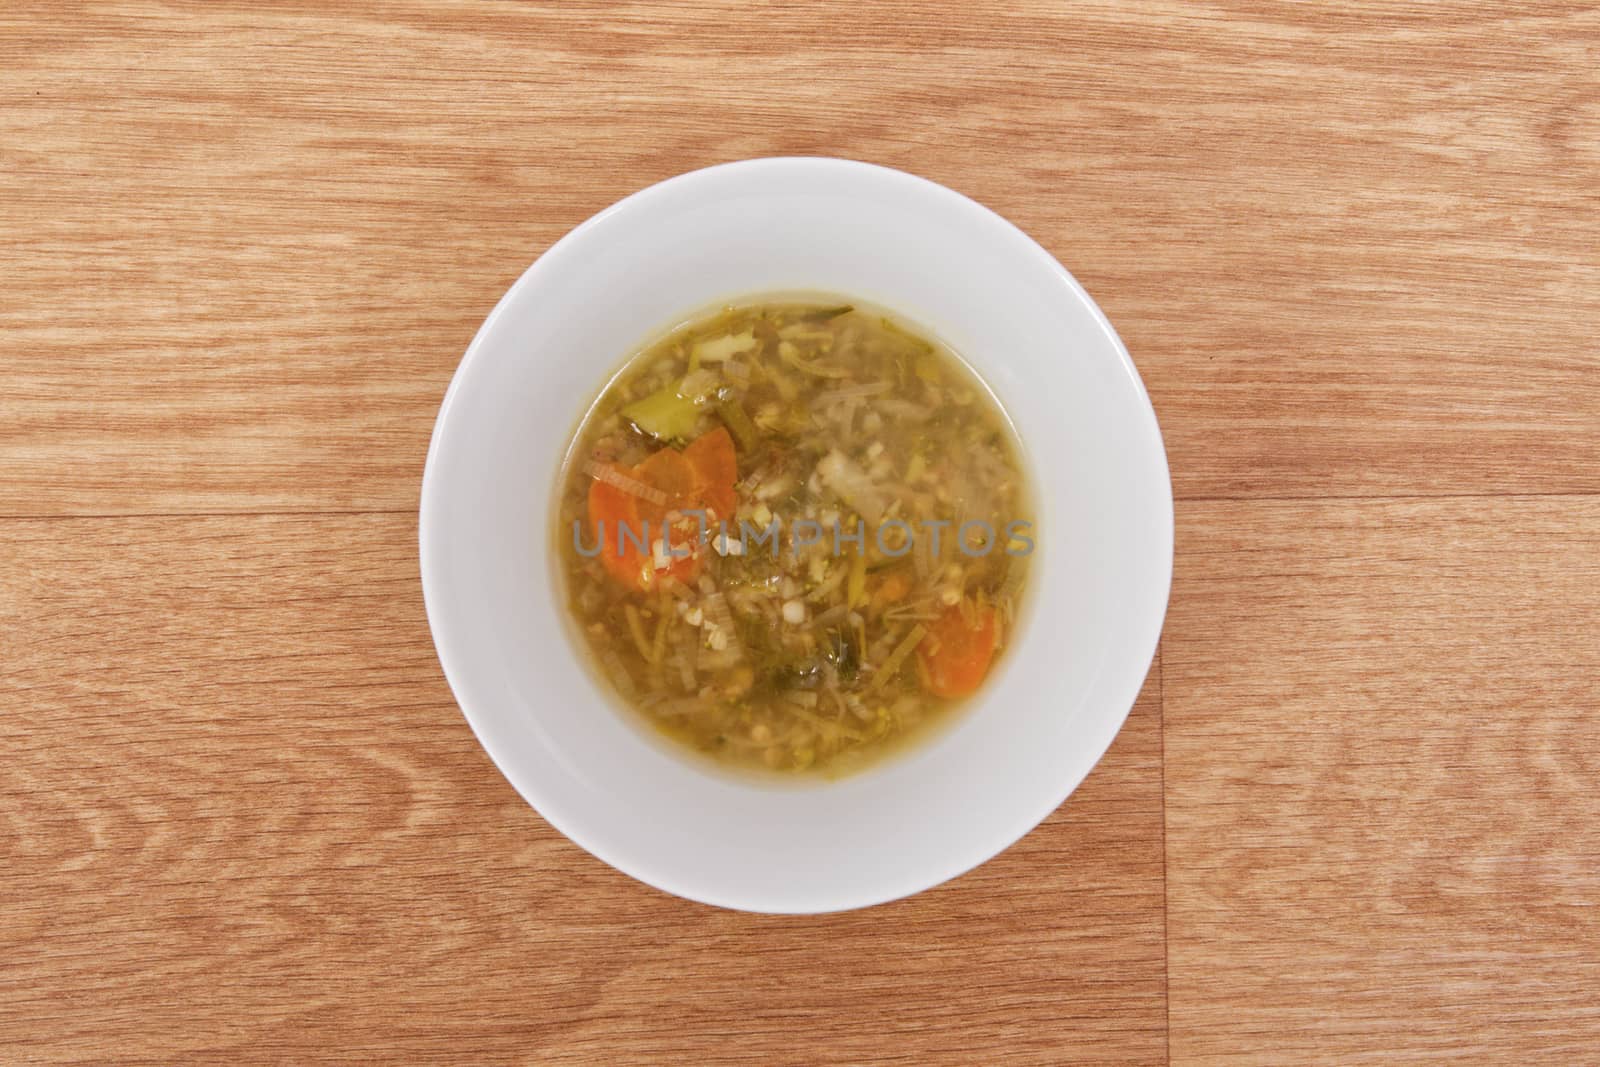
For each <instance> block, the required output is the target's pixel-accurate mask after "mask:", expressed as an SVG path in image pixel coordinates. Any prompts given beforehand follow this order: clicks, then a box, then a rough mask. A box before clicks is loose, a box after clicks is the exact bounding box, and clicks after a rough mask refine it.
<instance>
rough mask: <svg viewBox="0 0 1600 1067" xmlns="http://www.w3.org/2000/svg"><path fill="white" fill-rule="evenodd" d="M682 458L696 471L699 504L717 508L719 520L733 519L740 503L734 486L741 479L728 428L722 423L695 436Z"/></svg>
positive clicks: (712, 508)
mask: <svg viewBox="0 0 1600 1067" xmlns="http://www.w3.org/2000/svg"><path fill="white" fill-rule="evenodd" d="M683 458H684V459H685V460H686V461H688V464H689V467H690V469H691V470H693V471H694V478H695V489H696V494H697V495H698V496H699V498H700V503H701V504H703V505H705V506H706V507H708V508H710V509H711V510H712V511H715V512H716V513H717V518H719V519H724V520H727V519H731V518H733V512H734V509H735V508H736V507H737V506H738V497H737V496H736V495H735V493H734V491H733V485H734V483H735V482H737V481H738V480H739V460H738V457H737V456H736V455H735V454H734V447H733V437H732V436H730V435H729V433H728V429H727V427H725V426H719V427H717V428H716V429H715V430H712V431H711V432H709V433H703V434H701V435H700V436H699V437H697V438H695V439H694V441H693V442H691V443H690V445H689V447H688V448H685V449H684V450H683Z"/></svg>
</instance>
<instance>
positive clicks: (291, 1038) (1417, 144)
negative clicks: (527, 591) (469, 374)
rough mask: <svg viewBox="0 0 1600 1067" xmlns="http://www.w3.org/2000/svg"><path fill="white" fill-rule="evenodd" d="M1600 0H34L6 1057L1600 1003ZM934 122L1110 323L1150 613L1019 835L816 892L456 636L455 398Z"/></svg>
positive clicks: (1, 652)
mask: <svg viewBox="0 0 1600 1067" xmlns="http://www.w3.org/2000/svg"><path fill="white" fill-rule="evenodd" d="M1597 71H1600V9H1597V8H1596V7H1595V6H1594V5H1592V4H1564V3H1538V4H1535V5H1533V6H1532V7H1527V8H1518V9H1515V11H1514V12H1513V10H1512V9H1511V8H1507V7H1506V6H1505V5H1498V4H1488V3H1475V4H1438V5H1435V4H1429V5H1378V4H1372V5H1370V6H1354V5H1347V4H1318V5H1274V4H1265V3H1254V2H1251V3H1245V2H1239V3H1221V2H1218V3H1204V4H1188V3H1184V4H1179V3H1150V4H1137V5H1135V4H1120V3H1097V4H1091V5H1054V4H1043V3H1037V2H1023V3H1017V4H1011V5H1006V6H1004V7H995V6H990V5H975V4H956V3H918V4H911V3H891V4H881V5H872V6H869V7H859V6H857V5H844V4H825V5H781V6H779V5H773V6H765V5H750V4H741V5H733V4H728V5H713V4H695V5H688V4H682V5H673V4H666V3H636V4H622V5H602V4H560V5H555V4H551V5H524V4H516V3H506V2H497V3H474V4H467V3H457V2H449V3H443V2H441V3H421V2H412V0H402V2H394V3H383V4H376V3H358V4H350V5H332V6H330V5H324V4H310V3H286V4H281V5H269V6H267V8H266V10H256V9H255V7H254V5H249V6H247V5H243V4H237V3H205V4H198V3H197V4H177V3H172V4H165V3H146V2H142V0H130V2H120V3H81V4H80V3H65V2H63V3H40V2H37V0H22V2H20V3H17V2H13V3H9V4H6V5H3V6H0V278H3V282H0V752H3V753H4V757H3V758H4V762H3V764H0V768H3V769H0V850H3V851H0V1062H6V1063H12V1062H20V1063H32V1062H40V1063H54V1062H78V1063H107V1062H118V1063H143V1062H148V1063H172V1062H221V1061H229V1062H285V1063H289V1062H293V1063H303V1062H312V1061H341V1062H349V1061H362V1060H368V1061H382V1062H472V1063H490V1062H540V1063H573V1064H577V1063H595V1064H611V1063H636V1062H637V1063H663V1064H677V1063H704V1064H717V1063H727V1064H733V1063H869V1062H871V1063H903V1064H932V1063H952V1064H971V1063H1049V1064H1059V1063H1163V1062H1172V1063H1181V1064H1200V1063H1215V1064H1238V1063H1261V1064H1285V1063H1341V1064H1342V1063H1397V1062H1446V1061H1448V1062H1478V1063H1515V1064H1524V1063H1557V1064H1568V1063H1578V1062H1586V1061H1588V1060H1591V1059H1592V1058H1593V1056H1594V1054H1595V1049H1596V1048H1600V1007H1597V1005H1600V873H1597V872H1600V829H1597V827H1600V801H1597V799H1596V797H1597V795H1600V792H1597V789H1596V784H1597V781H1600V341H1597V338H1600V74H1597ZM783 153H816V154H830V155H842V156H850V157H855V158H861V159H868V160H872V161H875V162H880V163H885V164H890V165H894V166H900V167H904V168H907V169H910V170H914V171H916V172H918V173H921V174H924V175H926V176H928V177H930V178H933V179H936V180H939V181H942V182H945V183H946V184H949V185H951V186H953V187H955V188H957V189H960V190H962V191H964V192H966V193H969V194H971V195H973V196H975V197H977V198H978V199H980V200H982V201H984V202H985V203H987V204H989V205H991V206H993V207H994V208H996V209H997V210H999V211H1001V212H1002V213H1004V214H1006V215H1007V216H1008V217H1010V218H1012V219H1013V220H1014V221H1016V222H1017V223H1018V224H1019V225H1021V226H1022V227H1023V228H1025V229H1026V230H1028V231H1029V232H1030V233H1032V234H1033V235H1035V236H1036V237H1037V238H1038V239H1039V240H1040V241H1041V242H1042V243H1043V244H1044V245H1045V246H1046V247H1047V248H1049V249H1050V250H1051V251H1052V252H1054V253H1055V254H1056V255H1057V256H1058V257H1059V258H1061V259H1062V261H1063V262H1065V263H1066V264H1067V265H1068V266H1069V267H1070V268H1071V269H1072V270H1073V271H1074V272H1075V273H1076V274H1077V276H1078V277H1079V279H1080V280H1082V281H1083V282H1084V283H1085V284H1086V285H1087V286H1088V288H1089V289H1090V291H1091V292H1092V293H1094V294H1095V296H1096V297H1097V299H1098V300H1099V301H1100V303H1101V304H1102V306H1103V307H1104V308H1105V310H1106V311H1107V313H1108V314H1109V315H1110V317H1111V318H1112V320H1113V321H1114V322H1115V323H1116V324H1117V326H1118V328H1119V330H1120V331H1121V333H1122V335H1123V337H1124V339H1125V340H1126V341H1127V343H1128V346H1129V348H1130V349H1131V350H1132V352H1133V354H1134V357H1135V359H1136V361H1137V362H1138V363H1139V366H1140V369H1141V371H1142V373H1143V374H1144V377H1145V381H1146V383H1147V384H1148V386H1149V388H1150V391H1151V394H1152V397H1153V399H1154V401H1155V404H1156V408H1157V412H1158V414H1159V415H1160V417H1161V420H1162V426H1163V430H1164V432H1165V434H1166V439H1167V444H1168V448H1169V451H1170V457H1171V462H1172V468H1173V481H1174V487H1175V490H1176V492H1177V495H1178V506H1177V518H1178V538H1177V571H1176V579H1175V583H1174V588H1173V601H1172V608H1171V612H1170V616H1169V619H1168V623H1167V627H1166V632H1165V636H1164V639H1163V646H1162V652H1161V655H1160V658H1159V660H1158V663H1157V666H1156V667H1155V668H1154V669H1153V670H1152V673H1151V677H1150V679H1149V681H1148V683H1147V685H1146V687H1145V692H1144V696H1143V697H1142V698H1141V701H1140V703H1139V705H1138V707H1137V708H1136V709H1135V710H1134V713H1133V715H1132V717H1131V718H1130V720H1129V723H1128V726H1127V728H1126V729H1125V730H1124V731H1123V733H1122V735H1121V736H1120V737H1119V739H1118V741H1117V742H1116V744H1115V745H1114V747H1113V748H1112V750H1111V752H1110V753H1109V754H1108V756H1107V757H1106V759H1105V760H1104V762H1103V763H1102V764H1101V765H1100V766H1099V767H1098V768H1097V769H1096V771H1095V772H1094V774H1093V775H1092V776H1091V777H1090V779H1089V780H1088V782H1087V783H1086V784H1085V785H1084V787H1083V788H1082V789H1081V790H1080V791H1079V792H1078V793H1077V794H1076V795H1075V796H1074V797H1073V798H1072V799H1071V800H1070V801H1069V802H1068V803H1067V804H1066V805H1064V806H1063V807H1062V808H1061V809H1060V810H1059V811H1058V812H1056V813H1055V815H1053V816H1052V817H1051V818H1050V819H1049V820H1048V821H1047V822H1046V823H1045V824H1044V825H1043V826H1042V827H1040V828H1039V829H1038V830H1037V831H1035V832H1034V833H1033V834H1031V835H1029V836H1028V837H1027V838H1026V839H1024V841H1023V842H1022V843H1021V844H1019V845H1018V846H1016V847H1015V848H1013V849H1012V850H1010V851H1008V852H1007V853H1005V854H1004V855H1003V856H1001V857H1000V858H998V859H997V860H995V861H994V862H992V863H990V864H988V865H986V866H984V867H982V868H980V869H979V870H977V871H975V872H973V873H971V874H969V875H967V876H965V877H963V878H960V879H957V880H956V881H955V882H953V883H951V884H949V885H946V886H943V887H940V888H938V889H936V890H934V891H931V892H929V893H927V894H924V895H922V896H919V897H916V898H914V899H911V900H908V901H903V902H900V903H897V904H893V905H889V906H886V907H883V908H880V909H874V910H870V911H867V912H863V913H857V914H848V915H839V916H829V917H820V918H805V919H775V918H763V917H757V916H748V915H740V914H734V913H728V912H720V911H715V910H712V909H708V908H704V907H701V906H698V905H694V904H690V903H686V902H683V901H680V900H676V899H673V898H670V897H666V896H663V895H661V894H659V893H656V892H654V891H653V890H650V889H647V888H645V887H643V886H641V885H638V884H636V883H634V882H632V881H630V880H629V879H627V878H625V877H623V876H622V875H619V874H617V873H615V872H613V871H612V870H610V869H609V868H607V867H605V866H603V865H602V864H600V863H599V862H597V861H595V860H593V859H591V858H589V857H588V856H587V855H586V854H584V853H583V852H581V851H580V850H578V849H577V848H576V847H574V846H572V845H571V844H569V843H567V842H566V841H565V840H564V839H563V838H561V837H560V836H559V835H557V834H556V833H555V832H554V831H552V830H551V829H550V828H549V827H548V826H546V825H545V824H544V823H543V822H542V820H540V819H539V817H538V816H537V815H536V814H534V813H533V812H532V811H530V810H529V809H528V808H527V807H526V806H525V805H524V804H523V803H522V802H521V801H520V800H519V799H518V798H517V797H516V796H515V795H514V794H513V793H512V791H511V790H510V788H509V787H508V786H507V785H506V784H505V783H504V782H503V780H502V779H501V778H500V777H499V776H498V775H497V774H496V773H495V771H494V769H493V767H492V766H491V765H490V763H489V762H488V760H487V758H486V757H485V756H484V755H483V754H482V752H481V750H480V749H479V748H478V747H477V745H476V744H475V742H474V740H473V738H472V736H471V734H470V733H469V731H468V730H467V728H466V725H465V723H464V722H463V720H462V719H461V716H460V714H459V712H458V711H457V710H456V708H455V706H454V704H453V702H452V700H451V698H450V695H449V692H448V690H447V689H446V687H445V685H444V683H443V680H442V678H441V677H440V674H439V671H438V668H437V665H436V661H435V659H434V656H433V652H432V648H431V645H430V642H429V639H428V633H427V627H426V622H425V620H424V618H423V613H422V607H421V600H420V594H419V590H418V585H417V576H416V575H417V567H416V559H415V529H414V508H415V504H416V499H417V486H418V480H419V477H420V473H421V466H422V458H423V453H424V450H425V447H426V442H427V436H428V433H429V430H430V428H431V424H432V418H433V414H434V411H435V410H436V408H437V404H438V401H439V399H440V396H441V395H442V392H443V389H444V386H445V384H446V382H447V381H448V378H449V375H450V373H451V371H452V370H453V368H454V366H455V363H456V360H457V359H458V358H459V356H460V353H461V351H462V349H463V348H464V347H465V345H466V343H467V341H468V340H469V339H470V337H471V335H472V332H473V331H474V329H475V328H476V326H477V324H478V323H479V322H480V321H481V319H482V317H483V315H484V314H485V313H486V312H487V311H488V309H489V308H490V307H491V306H492V305H493V303H494V301H495V300H496V299H497V298H498V296H499V295H500V293H501V292H502V291H503V290H504V288H505V287H506V286H507V285H508V284H509V283H510V281H511V280H512V279H513V278H515V276H516V275H517V274H518V273H519V272H520V271H521V270H522V269H523V268H524V267H525V266H526V265H527V263H528V262H529V261H530V260H531V259H532V258H533V257H534V256H536V255H537V254H538V253H539V252H540V251H542V250H543V249H544V248H546V247H547V246H548V245H549V244H550V243H551V242H552V241H554V240H555V239H556V238H557V237H559V236H560V234H562V233H563V232H565V231H566V230H567V229H568V228H570V227H571V226H573V225H574V224H576V223H577V222H579V221H581V220H582V219H583V218H585V217H587V216H588V215H590V214H591V213H593V212H594V211H596V210H598V209H600V208H602V207H604V206H605V205H607V204H609V203H610V202H612V201H613V200H615V199H617V198H618V197H620V196H622V195H624V194H626V193H628V192H630V191H632V190H634V189H637V188H639V187H640V186H643V185H646V184H648V183H650V182H653V181H656V180H659V179H661V178H664V177H667V176H669V175H672V174H675V173H679V172H681V171H684V170H688V169H692V168H694V167H697V166H702V165H705V164H709V163H714V162H719V161H724V160H728V159H735V158H741V157H746V156H753V155H770V154H783Z"/></svg>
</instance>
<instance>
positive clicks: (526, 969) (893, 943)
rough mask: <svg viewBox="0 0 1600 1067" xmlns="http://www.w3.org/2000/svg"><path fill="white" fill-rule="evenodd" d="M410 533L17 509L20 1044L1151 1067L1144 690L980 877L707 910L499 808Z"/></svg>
mask: <svg viewBox="0 0 1600 1067" xmlns="http://www.w3.org/2000/svg"><path fill="white" fill-rule="evenodd" d="M414 545H415V529H414V526H413V523H412V520H411V518H410V516H390V515H361V516H324V517H317V516H213V517H193V518H124V519H109V520H106V519H86V520H49V521H22V520H10V521H5V522H0V609H3V611H4V614H5V620H4V621H5V626H4V631H3V632H4V634H5V635H6V637H5V640H6V647H5V648H4V649H3V656H0V706H3V707H5V708H6V709H7V713H6V714H5V715H4V716H0V749H3V750H4V751H5V753H6V761H5V768H6V770H5V774H4V775H3V776H0V828H3V834H4V836H3V838H0V840H3V841H4V854H3V856H0V887H3V889H0V900H3V902H4V903H3V911H0V916H3V922H0V961H3V962H0V1049H4V1050H5V1052H4V1054H3V1055H0V1059H4V1060H6V1061H7V1062H17V1060H18V1058H20V1059H21V1061H22V1062H35V1061H37V1062H82V1063H104V1062H112V1061H114V1062H117V1063H152V1064H154V1063H172V1062H175V1061H179V1060H182V1061H185V1062H216V1061H219V1060H237V1059H240V1058H242V1059H244V1060H246V1061H248V1062H285V1063H304V1062H311V1061H327V1062H350V1061H351V1060H374V1061H379V1062H407V1063H421V1062H463V1061H464V1060H466V1061H470V1062H473V1063H489V1062H539V1063H572V1064H578V1063H662V1064H681V1063H707V1064H746V1063H751V1062H767V1063H789V1062H807V1063H862V1062H868V1061H870V1062H879V1063H905V1064H913V1063H914V1064H929V1063H950V1064H970V1063H973V1062H978V1061H981V1060H984V1059H986V1058H987V1057H988V1055H989V1054H990V1053H992V1052H993V1051H994V1050H998V1049H1005V1050H1007V1054H1008V1062H1015V1063H1040V1064H1045V1063H1061V1062H1095V1063H1130V1064H1133V1063H1138V1064H1151V1063H1160V1062H1163V1061H1164V1059H1165V1055H1166V1034H1165V959H1164V946H1163V934H1162V927H1163V919H1162V871H1161V864H1162V856H1161V766H1160V746H1161V740H1160V711H1159V696H1160V694H1159V691H1158V676H1156V675H1152V681H1151V684H1150V685H1149V686H1148V687H1147V690H1146V694H1145V696H1144V698H1143V699H1141V701H1140V703H1139V705H1138V707H1137V708H1136V709H1135V711H1134V714H1133V716H1132V718H1131V720H1130V721H1129V724H1128V726H1127V728H1126V729H1125V730H1124V731H1123V733H1122V735H1121V736H1120V737H1119V739H1118V741H1117V743H1116V745H1115V746H1114V748H1113V749H1112V751H1111V753H1110V754H1109V755H1108V756H1107V757H1106V759H1105V761H1104V762H1103V763H1102V764H1101V765H1100V767H1099V768H1097V769H1096V771H1095V772H1094V774H1093V775H1092V776H1091V777H1090V779H1089V780H1088V782H1086V783H1085V785H1084V786H1083V787H1082V789H1081V790H1080V791H1079V792H1078V793H1077V794H1076V795H1075V796H1074V797H1073V799H1072V800H1071V801H1070V802H1069V803H1068V804H1067V805H1066V806H1064V807H1063V808H1062V809H1061V810H1060V811H1058V812H1057V813H1056V814H1055V815H1054V816H1052V817H1051V819H1050V820H1049V821H1048V822H1047V823H1046V824H1045V825H1044V826H1043V827H1041V828H1040V829H1039V830H1038V831H1036V832H1035V833H1033V834H1032V835H1030V836H1029V837H1028V838H1027V839H1025V840H1024V841H1023V842H1022V843H1021V844H1019V845H1017V846H1016V847H1015V848H1013V849H1012V850H1010V851H1009V852H1007V853H1006V854H1005V855H1003V856H1002V857H1001V858H999V859H997V860H995V861H994V862H992V863H990V864H988V865H986V866H984V867H982V868H980V869H979V870H978V871H976V872H974V873H972V874H969V875H967V876H965V877H963V878H960V879H957V880H956V881H955V882H953V883H951V884H949V885H947V886H944V887H942V888H939V889H936V890H934V891H932V892H929V893H926V894H923V895H921V896H919V897H916V898H914V899H911V900H907V901H902V902H899V903H896V904H892V905H888V906H885V907H881V908H875V909H870V910H868V911H866V912H858V913H850V914H844V915H835V916H822V917H815V918H772V917H762V916H752V915H745V914H739V913H734V912H725V911H720V910H717V909H712V908H707V907H703V906H701V905H697V904H691V903H689V902H686V901H682V900H678V899H676V898H672V897H668V896H665V895H663V894H661V893H658V892H656V891H655V890H652V889H649V888H647V887H645V886H643V885H641V884H639V883H636V882H633V881H632V880H630V879H628V878H626V877H625V876H623V875H621V874H618V873H617V872H615V871H613V870H611V869H610V868H609V867H606V866H604V865H603V864H601V863H600V862H599V861H598V860H595V859H593V858H592V857H590V856H588V855H587V854H586V853H583V852H581V851H580V850H579V849H577V848H576V847H575V846H573V845H571V844H570V843H568V842H567V841H566V840H565V839H564V838H562V837H561V836H560V835H558V834H557V833H556V832H555V831H553V830H552V829H550V828H549V827H548V826H547V825H546V824H545V823H544V822H543V821H542V820H541V819H539V818H538V816H537V815H535V814H534V813H533V812H532V811H531V810H529V808H528V807H527V806H526V805H525V804H524V803H523V802H522V800H521V799H520V798H518V797H517V796H516V794H515V793H513V792H512V790H511V788H510V787H509V786H508V785H507V784H506V783H505V781H504V780H503V779H502V778H501V777H500V775H499V774H498V773H497V772H496V771H495V769H494V768H493V766H492V765H491V764H490V763H489V761H488V760H487V758H486V757H485V756H484V755H483V753H482V751H481V750H480V749H479V748H478V746H477V744H476V742H475V741H474V739H473V737H472V734H471V732H470V731H469V730H468V729H467V726H466V723H465V721H464V720H463V719H462V717H461V714H460V712H459V711H457V710H456V707H455V704H454V702H453V701H452V699H451V697H450V693H449V691H448V689H447V687H446V686H445V684H444V682H443V680H442V678H441V677H440V675H439V672H438V668H437V666H436V664H435V662H434V658H433V653H432V649H431V646H430V643H429V641H428V635H427V628H426V622H425V620H424V618H423V612H422V602H421V595H420V592H419V590H418V588H417V582H416V560H415V547H414Z"/></svg>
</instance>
